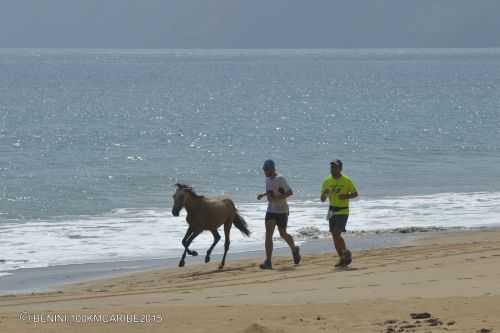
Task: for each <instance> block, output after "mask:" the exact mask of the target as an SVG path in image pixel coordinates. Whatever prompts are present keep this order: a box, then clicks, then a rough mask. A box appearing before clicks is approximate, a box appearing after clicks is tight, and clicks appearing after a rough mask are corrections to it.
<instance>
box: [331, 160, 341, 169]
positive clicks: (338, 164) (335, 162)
mask: <svg viewBox="0 0 500 333" xmlns="http://www.w3.org/2000/svg"><path fill="white" fill-rule="evenodd" d="M332 164H335V165H336V166H338V167H339V169H340V170H342V161H341V160H333V161H331V162H330V165H332Z"/></svg>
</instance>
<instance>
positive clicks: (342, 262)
mask: <svg viewBox="0 0 500 333" xmlns="http://www.w3.org/2000/svg"><path fill="white" fill-rule="evenodd" d="M341 266H344V258H342V257H340V259H339V261H338V262H337V263H336V264H335V267H341Z"/></svg>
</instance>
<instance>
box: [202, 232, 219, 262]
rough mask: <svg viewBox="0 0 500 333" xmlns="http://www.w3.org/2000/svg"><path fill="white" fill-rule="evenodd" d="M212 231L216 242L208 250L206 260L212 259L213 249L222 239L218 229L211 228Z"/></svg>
mask: <svg viewBox="0 0 500 333" xmlns="http://www.w3.org/2000/svg"><path fill="white" fill-rule="evenodd" d="M210 231H211V232H212V235H214V242H213V244H212V245H211V246H210V248H209V249H208V251H207V255H206V256H205V262H209V261H210V254H211V253H212V250H213V249H214V247H215V245H217V242H218V241H219V239H220V235H219V232H218V231H217V229H215V230H210Z"/></svg>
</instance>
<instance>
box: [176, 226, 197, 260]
mask: <svg viewBox="0 0 500 333" xmlns="http://www.w3.org/2000/svg"><path fill="white" fill-rule="evenodd" d="M200 233H201V231H193V232H191V235H189V237H188V238H187V240H186V242H185V245H184V244H183V245H184V253H183V254H182V257H181V261H179V267H184V265H185V263H186V262H185V261H184V259H186V253H187V251H188V247H189V244H191V242H192V241H193V240H194V239H195V238H196V236H198V235H199V234H200Z"/></svg>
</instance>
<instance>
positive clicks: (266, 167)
mask: <svg viewBox="0 0 500 333" xmlns="http://www.w3.org/2000/svg"><path fill="white" fill-rule="evenodd" d="M275 168H276V166H275V165H274V161H273V160H266V161H264V165H263V166H262V169H263V170H275Z"/></svg>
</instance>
